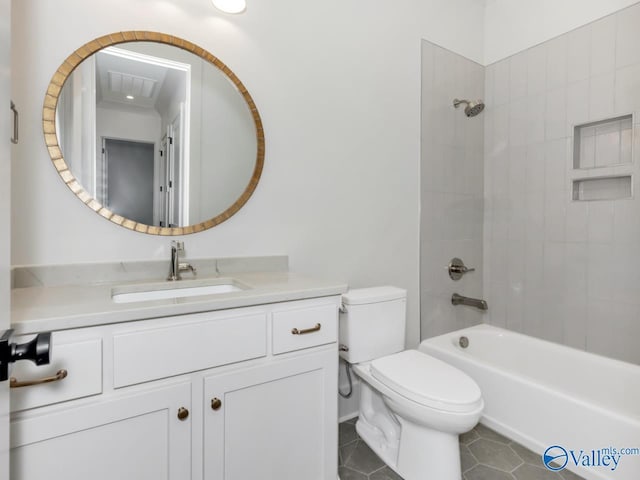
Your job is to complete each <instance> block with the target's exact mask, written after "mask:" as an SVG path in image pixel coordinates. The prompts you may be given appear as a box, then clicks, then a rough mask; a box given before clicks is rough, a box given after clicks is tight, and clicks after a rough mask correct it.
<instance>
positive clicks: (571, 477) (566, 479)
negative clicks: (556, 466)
mask: <svg viewBox="0 0 640 480" xmlns="http://www.w3.org/2000/svg"><path fill="white" fill-rule="evenodd" d="M559 473H560V477H562V480H584V478H582V477H581V476H579V475H576V474H575V473H573V472H571V471H569V470H566V469H565V470H562V471H561V472H559Z"/></svg>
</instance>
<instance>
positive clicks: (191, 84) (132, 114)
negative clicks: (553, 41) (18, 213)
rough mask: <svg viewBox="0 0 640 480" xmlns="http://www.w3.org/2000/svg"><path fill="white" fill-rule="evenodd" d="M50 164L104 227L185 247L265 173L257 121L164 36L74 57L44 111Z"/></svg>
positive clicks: (214, 75)
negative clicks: (182, 240) (186, 238)
mask: <svg viewBox="0 0 640 480" xmlns="http://www.w3.org/2000/svg"><path fill="white" fill-rule="evenodd" d="M43 125H44V134H45V141H46V144H47V148H48V150H49V154H50V155H51V159H52V161H53V164H54V166H55V168H56V170H57V171H58V173H59V174H60V176H61V177H62V179H63V180H64V182H65V183H66V184H67V186H68V187H69V188H70V189H71V190H72V191H73V192H74V193H75V194H76V196H77V197H78V198H79V199H80V200H81V201H82V202H83V203H85V204H86V205H87V206H89V207H90V208H91V209H93V210H94V211H96V212H97V213H98V214H100V215H101V216H103V217H104V218H106V219H108V220H111V221H112V222H114V223H117V224H118V225H121V226H123V227H125V228H129V229H131V230H135V231H138V232H143V233H149V234H155V235H185V234H189V233H195V232H199V231H202V230H206V229H208V228H211V227H213V226H215V225H217V224H219V223H221V222H223V221H225V220H227V219H228V218H229V217H231V216H232V215H233V214H234V213H236V212H237V211H238V210H239V209H240V208H241V207H242V206H243V205H244V204H245V203H246V201H247V200H248V199H249V197H250V196H251V194H252V193H253V191H254V190H255V187H256V185H257V183H258V180H259V179H260V174H261V172H262V166H263V162H264V132H263V129H262V122H261V120H260V115H259V114H258V110H257V109H256V106H255V104H254V102H253V100H252V98H251V96H250V95H249V92H247V89H246V88H245V87H244V85H243V84H242V82H240V80H239V79H238V77H236V76H235V75H234V74H233V72H232V71H231V70H229V68H228V67H227V66H226V65H224V64H223V63H222V62H221V61H220V60H218V59H217V58H216V57H215V56H213V55H212V54H210V53H209V52H207V51H206V50H203V49H202V48H200V47H198V46H196V45H194V44H192V43H190V42H188V41H186V40H182V39H180V38H177V37H173V36H171V35H165V34H159V33H154V32H138V31H133V32H120V33H115V34H111V35H107V36H104V37H100V38H98V39H96V40H94V41H92V42H89V43H87V44H86V45H83V46H82V47H80V48H79V49H78V50H76V51H75V52H74V53H73V54H72V55H70V56H69V57H68V58H67V59H66V60H65V62H64V63H63V64H62V65H61V66H60V68H59V69H58V71H57V72H56V73H55V75H54V76H53V78H52V80H51V83H50V84H49V88H48V90H47V95H46V97H45V103H44V110H43Z"/></svg>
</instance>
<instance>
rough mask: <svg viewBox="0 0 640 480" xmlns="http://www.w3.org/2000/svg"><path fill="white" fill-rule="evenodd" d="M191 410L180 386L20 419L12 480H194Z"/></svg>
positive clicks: (15, 425)
mask: <svg viewBox="0 0 640 480" xmlns="http://www.w3.org/2000/svg"><path fill="white" fill-rule="evenodd" d="M181 408H184V409H186V410H180V409H181ZM190 409H191V384H190V383H184V382H183V383H180V384H175V383H174V384H172V385H168V386H166V387H162V388H158V387H156V388H154V389H152V390H149V389H147V390H146V391H141V392H138V393H135V394H129V395H127V396H119V397H118V398H116V399H110V400H104V401H100V402H97V403H96V402H92V403H88V404H86V405H84V406H75V407H69V408H65V409H56V410H54V411H51V412H50V413H46V414H42V413H41V412H34V413H40V414H39V415H38V414H35V415H32V416H25V417H24V418H19V419H15V420H14V421H13V422H12V425H11V429H12V430H11V437H12V438H11V440H12V441H11V443H12V449H11V479H12V480H41V479H44V478H53V479H56V480H57V479H65V480H87V479H91V480H113V479H118V480H162V479H166V480H185V479H189V478H190V477H191V416H190V415H186V414H185V411H188V410H190ZM179 411H180V416H181V417H183V418H182V419H179V418H178V412H179Z"/></svg>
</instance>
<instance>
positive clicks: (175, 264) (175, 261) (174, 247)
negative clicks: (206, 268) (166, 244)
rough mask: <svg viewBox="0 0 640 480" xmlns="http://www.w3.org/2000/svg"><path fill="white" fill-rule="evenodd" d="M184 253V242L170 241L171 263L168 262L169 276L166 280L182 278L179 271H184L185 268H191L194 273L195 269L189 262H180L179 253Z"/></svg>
mask: <svg viewBox="0 0 640 480" xmlns="http://www.w3.org/2000/svg"><path fill="white" fill-rule="evenodd" d="M181 253H184V242H176V241H172V242H171V263H170V264H169V276H168V277H167V280H169V281H170V282H175V281H177V280H182V275H180V272H184V271H187V270H191V273H193V275H194V276H195V275H196V273H197V272H196V269H195V267H194V266H193V265H191V264H190V263H186V262H185V263H180V254H181Z"/></svg>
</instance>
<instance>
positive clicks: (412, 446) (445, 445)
mask: <svg viewBox="0 0 640 480" xmlns="http://www.w3.org/2000/svg"><path fill="white" fill-rule="evenodd" d="M399 420H400V424H401V425H402V427H401V428H402V434H401V440H400V449H399V452H398V464H397V466H396V468H395V469H394V470H395V471H396V472H397V473H398V474H399V475H400V476H401V477H402V478H404V480H460V479H461V478H462V474H461V472H460V445H459V443H458V435H454V434H451V433H445V432H439V431H437V430H430V429H427V428H424V427H422V426H418V425H415V424H413V423H411V422H407V421H405V420H403V419H402V418H399Z"/></svg>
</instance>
